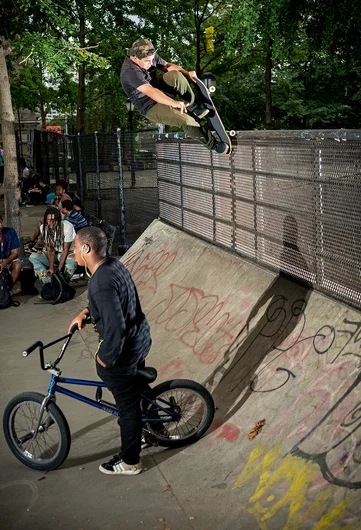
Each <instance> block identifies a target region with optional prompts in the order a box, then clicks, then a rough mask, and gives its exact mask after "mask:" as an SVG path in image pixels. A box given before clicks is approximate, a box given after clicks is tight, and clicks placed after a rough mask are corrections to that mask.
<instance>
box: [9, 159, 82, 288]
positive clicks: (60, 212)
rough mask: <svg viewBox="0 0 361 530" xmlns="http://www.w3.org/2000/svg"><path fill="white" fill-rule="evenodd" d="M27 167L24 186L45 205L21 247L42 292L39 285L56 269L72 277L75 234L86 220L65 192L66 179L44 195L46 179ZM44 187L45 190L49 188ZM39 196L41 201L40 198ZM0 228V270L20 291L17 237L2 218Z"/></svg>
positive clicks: (35, 202) (48, 278)
mask: <svg viewBox="0 0 361 530" xmlns="http://www.w3.org/2000/svg"><path fill="white" fill-rule="evenodd" d="M26 169H27V170H28V173H27V174H24V173H23V183H27V188H26V189H27V190H28V193H29V195H30V197H32V195H31V194H34V197H35V199H33V200H34V204H37V203H39V204H41V203H42V202H44V203H46V205H47V208H46V210H45V212H44V216H43V218H42V219H40V220H39V222H38V224H37V227H36V229H35V231H34V234H33V236H32V238H31V240H30V242H29V243H28V244H27V245H25V247H24V249H25V251H27V252H28V253H29V254H30V256H29V260H30V262H31V263H32V265H33V268H34V272H35V275H36V278H37V279H38V280H39V281H38V282H36V283H35V285H36V287H37V288H38V290H39V292H41V289H42V286H43V285H44V284H45V283H47V282H49V281H50V279H51V274H52V273H53V272H54V271H55V270H58V271H61V272H63V274H64V276H65V278H66V279H67V280H70V279H71V277H72V276H73V274H74V272H75V270H76V268H77V264H76V261H75V259H74V256H73V255H72V252H73V249H74V239H75V235H76V233H77V231H78V230H80V228H84V227H86V226H88V221H87V219H86V218H85V217H84V216H83V215H82V213H81V211H80V208H79V206H77V205H76V204H74V202H73V200H72V199H71V197H70V196H69V195H68V194H67V193H66V190H67V182H66V181H65V180H59V181H58V182H57V183H56V190H55V194H54V193H53V194H50V195H49V193H47V195H46V196H45V192H43V191H42V190H41V188H42V183H45V182H46V181H45V179H42V178H41V177H40V176H38V174H37V173H36V172H35V170H34V171H32V169H33V168H26ZM35 182H36V186H39V187H40V191H39V190H38V189H36V188H34V184H35ZM45 190H46V191H48V188H45ZM40 198H41V199H42V200H39V199H40ZM44 199H45V200H44ZM0 227H1V229H0V273H2V272H3V271H4V270H5V269H6V271H8V270H9V271H10V273H11V284H12V285H11V286H10V287H12V293H13V294H17V293H19V292H20V290H21V288H20V285H19V283H18V284H17V282H18V280H19V275H20V272H21V268H22V264H21V261H20V260H19V251H20V241H19V237H18V235H17V233H16V231H15V230H14V229H12V228H8V227H3V219H1V225H0ZM15 284H17V285H15Z"/></svg>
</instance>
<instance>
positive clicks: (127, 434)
mask: <svg viewBox="0 0 361 530" xmlns="http://www.w3.org/2000/svg"><path fill="white" fill-rule="evenodd" d="M144 366H145V362H144V361H142V362H140V363H138V365H136V364H135V365H134V364H133V365H131V366H126V367H118V366H114V367H112V368H103V366H101V365H100V364H99V363H98V362H96V368H97V374H98V376H99V377H100V379H101V380H102V381H103V382H104V383H105V385H106V387H107V389H108V390H109V391H110V392H111V393H112V394H113V396H114V399H115V403H116V406H117V409H118V412H119V419H118V423H119V426H120V437H121V441H122V449H121V452H120V453H119V454H120V456H121V458H122V459H123V460H124V462H125V463H126V464H130V465H134V464H138V462H139V460H140V457H139V455H140V451H141V437H142V413H141V410H140V387H139V384H138V380H137V370H138V368H144Z"/></svg>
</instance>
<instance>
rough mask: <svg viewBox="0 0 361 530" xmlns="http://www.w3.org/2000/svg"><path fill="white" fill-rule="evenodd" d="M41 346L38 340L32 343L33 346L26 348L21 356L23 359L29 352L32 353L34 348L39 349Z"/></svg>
mask: <svg viewBox="0 0 361 530" xmlns="http://www.w3.org/2000/svg"><path fill="white" fill-rule="evenodd" d="M42 345H43V343H42V342H40V340H38V341H37V342H34V344H32V345H31V346H29V348H27V349H26V350H24V351H23V352H22V354H21V355H22V356H23V357H27V356H28V355H30V354H31V352H33V351H34V350H36V348H39V347H41V346H42Z"/></svg>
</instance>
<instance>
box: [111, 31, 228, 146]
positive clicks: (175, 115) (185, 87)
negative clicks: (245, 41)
mask: <svg viewBox="0 0 361 530" xmlns="http://www.w3.org/2000/svg"><path fill="white" fill-rule="evenodd" d="M160 71H161V72H165V73H163V75H159V72H160ZM194 78H196V73H195V72H194V71H191V72H188V71H186V70H184V69H183V68H181V67H180V66H177V65H176V64H172V63H168V62H166V61H165V60H164V59H162V57H160V56H159V55H158V54H157V52H156V50H155V48H154V46H153V44H152V42H151V41H150V40H148V39H139V40H137V41H135V42H134V43H133V45H132V47H131V48H130V49H129V50H128V56H127V57H126V58H125V60H124V63H123V66H122V71H121V74H120V80H121V83H122V86H123V89H124V92H125V93H126V94H127V96H128V98H129V100H130V101H131V102H132V103H133V104H134V106H135V107H136V108H137V109H138V110H139V112H140V113H141V114H142V115H143V116H145V117H146V118H147V119H148V120H150V121H152V122H155V123H162V124H164V125H171V126H176V127H180V128H182V129H183V130H184V132H185V133H186V134H188V135H189V136H190V137H192V138H195V139H197V140H199V141H200V142H202V144H204V145H205V146H206V147H207V148H208V149H214V150H215V151H217V153H220V154H227V153H228V150H229V148H228V146H227V144H225V143H223V142H219V141H217V140H216V138H215V137H214V136H213V134H212V133H211V132H210V131H209V130H208V129H207V128H206V127H204V126H202V125H200V123H199V122H198V121H196V119H195V118H198V119H201V118H203V117H204V116H206V115H207V113H208V110H207V109H205V108H202V107H200V106H199V105H198V103H197V101H196V96H195V94H194V91H193V89H192V88H191V84H190V83H189V81H192V79H194ZM176 96H178V97H179V98H180V100H176V99H173V98H174V97H176Z"/></svg>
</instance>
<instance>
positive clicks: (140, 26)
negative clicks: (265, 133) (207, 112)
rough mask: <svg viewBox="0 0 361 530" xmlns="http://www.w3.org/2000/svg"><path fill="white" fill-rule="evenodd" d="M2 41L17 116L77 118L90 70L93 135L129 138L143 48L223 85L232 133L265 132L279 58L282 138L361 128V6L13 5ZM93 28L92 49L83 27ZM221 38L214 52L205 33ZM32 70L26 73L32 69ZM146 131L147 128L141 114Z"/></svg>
mask: <svg viewBox="0 0 361 530" xmlns="http://www.w3.org/2000/svg"><path fill="white" fill-rule="evenodd" d="M2 7H3V13H2V14H3V18H2V21H1V23H0V34H2V35H5V36H6V37H7V38H10V39H12V42H13V44H14V50H15V54H14V55H13V59H12V61H13V62H12V64H10V62H9V68H10V70H11V80H12V95H13V99H14V103H15V105H16V106H21V107H22V106H25V107H27V108H31V109H33V108H36V107H38V106H39V102H40V101H43V103H44V104H45V106H46V107H47V108H52V109H56V110H59V111H60V112H63V113H64V114H66V115H68V116H72V115H73V113H74V110H75V109H76V106H77V77H76V74H77V69H78V67H79V66H80V65H83V66H84V67H85V72H86V89H85V106H86V111H85V121H86V127H85V130H86V131H87V132H91V131H94V130H98V131H109V130H114V129H116V128H117V127H121V128H122V129H127V128H128V115H127V111H126V108H125V100H126V96H125V94H124V93H123V91H122V88H121V85H120V81H119V73H120V69H121V65H122V62H123V60H124V56H125V53H126V50H127V48H129V46H130V45H131V43H132V42H133V41H134V40H136V38H138V37H147V38H150V39H152V40H153V42H154V44H155V46H156V48H158V53H159V54H160V55H161V56H162V57H164V58H165V59H166V60H168V61H169V62H174V63H176V64H179V65H181V66H183V67H184V68H186V69H188V70H193V69H195V68H197V70H198V72H199V73H202V72H204V71H210V70H211V71H212V72H213V73H214V74H215V75H216V77H217V79H218V87H217V92H216V94H215V98H214V99H215V103H216V105H217V108H218V110H219V112H220V115H221V116H222V118H223V120H224V122H225V125H226V127H227V128H229V129H230V128H232V129H258V128H263V127H264V123H265V111H264V109H265V59H266V52H267V51H269V50H271V51H272V61H273V62H272V85H271V86H272V107H273V120H272V125H273V127H275V128H309V127H314V128H322V127H334V128H339V127H351V128H357V127H359V116H360V114H361V57H360V53H359V47H360V42H361V10H360V7H359V2H358V1H357V0H348V1H347V2H346V1H345V0H340V1H339V2H338V3H337V6H336V4H335V3H334V2H333V0H317V1H314V0H262V1H261V2H259V1H256V0H234V1H232V2H227V1H223V0H173V1H172V2H163V3H162V4H159V3H158V4H157V3H155V2H154V1H153V0H152V1H151V0H144V1H143V2H141V3H136V2H130V1H129V0H124V1H122V2H116V1H115V0H97V2H95V3H94V2H93V1H90V0H18V2H15V3H14V2H13V1H11V0H2ZM81 20H83V21H84V30H85V31H84V43H83V44H82V45H81V44H80V23H81ZM209 27H213V28H214V36H213V45H214V50H213V51H209V50H207V47H206V38H205V31H206V29H207V28H209ZM21 61H22V62H21ZM133 120H134V127H135V128H137V127H142V126H143V125H146V124H147V123H146V121H145V120H144V118H142V117H141V116H140V115H139V113H137V112H136V111H135V112H134V115H133Z"/></svg>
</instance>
